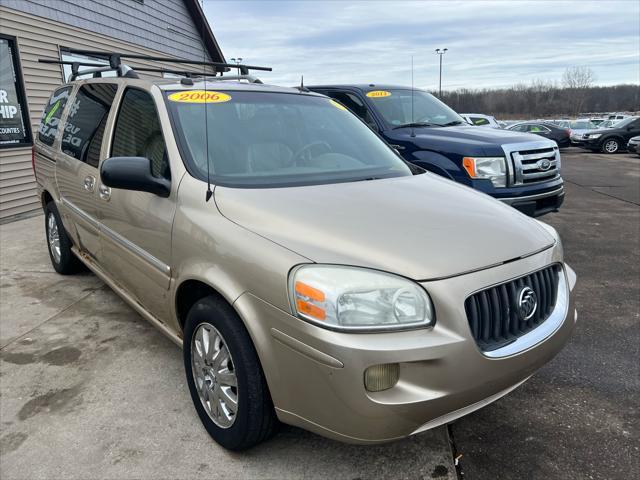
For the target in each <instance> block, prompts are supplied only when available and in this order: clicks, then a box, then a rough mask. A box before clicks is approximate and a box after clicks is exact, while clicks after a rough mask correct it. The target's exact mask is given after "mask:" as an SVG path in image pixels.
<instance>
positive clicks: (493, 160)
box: [462, 157, 507, 187]
mask: <svg viewBox="0 0 640 480" xmlns="http://www.w3.org/2000/svg"><path fill="white" fill-rule="evenodd" d="M462 166H463V167H464V169H465V170H466V171H467V173H468V174H469V176H470V177H471V178H481V179H488V180H491V183H493V186H494V187H506V186H507V167H506V164H505V161H504V157H464V158H463V159H462Z"/></svg>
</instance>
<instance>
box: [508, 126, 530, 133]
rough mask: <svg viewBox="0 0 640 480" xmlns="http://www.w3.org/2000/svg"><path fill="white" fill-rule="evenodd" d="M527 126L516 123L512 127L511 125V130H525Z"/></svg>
mask: <svg viewBox="0 0 640 480" xmlns="http://www.w3.org/2000/svg"><path fill="white" fill-rule="evenodd" d="M527 126H528V125H516V126H514V127H511V130H515V131H516V132H526V131H527Z"/></svg>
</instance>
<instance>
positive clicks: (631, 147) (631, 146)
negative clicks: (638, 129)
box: [627, 136, 640, 155]
mask: <svg viewBox="0 0 640 480" xmlns="http://www.w3.org/2000/svg"><path fill="white" fill-rule="evenodd" d="M627 150H628V151H629V152H631V153H636V154H638V155H640V136H637V137H631V138H630V139H629V142H628V143H627Z"/></svg>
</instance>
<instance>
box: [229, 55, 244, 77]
mask: <svg viewBox="0 0 640 480" xmlns="http://www.w3.org/2000/svg"><path fill="white" fill-rule="evenodd" d="M231 61H232V62H233V63H235V64H236V65H240V64H241V63H242V57H238V58H232V59H231ZM238 76H240V67H238Z"/></svg>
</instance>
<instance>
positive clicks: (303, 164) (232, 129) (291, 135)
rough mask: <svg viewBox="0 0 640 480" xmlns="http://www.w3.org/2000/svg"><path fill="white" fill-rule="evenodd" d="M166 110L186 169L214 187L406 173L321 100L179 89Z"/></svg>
mask: <svg viewBox="0 0 640 480" xmlns="http://www.w3.org/2000/svg"><path fill="white" fill-rule="evenodd" d="M205 98H207V99H208V101H207V102H206V103H204V102H205V101H204V99H205ZM166 103H167V105H168V107H169V111H170V114H171V117H172V122H173V126H174V129H175V131H176V137H177V139H178V145H179V148H180V151H181V154H182V156H183V158H184V160H185V162H186V165H187V169H188V170H189V172H190V173H191V174H192V175H193V176H195V177H196V178H200V179H202V180H206V178H207V169H208V170H209V174H210V178H211V180H212V182H213V183H215V184H219V185H225V186H231V187H283V186H296V185H309V184H321V183H336V182H349V181H360V180H370V179H377V178H386V177H398V176H409V175H411V174H412V173H411V170H410V169H409V167H408V166H407V165H406V164H405V163H404V161H403V160H402V159H401V158H399V156H398V155H396V154H395V152H393V150H391V149H390V148H389V147H388V146H387V145H386V144H385V143H384V142H383V141H382V140H380V138H378V136H377V135H376V134H374V133H373V132H372V131H371V130H370V129H369V128H368V127H367V126H366V125H365V124H364V123H362V121H360V120H359V119H358V118H357V117H356V116H355V115H353V114H352V113H350V112H349V111H348V110H347V109H346V108H345V107H343V106H342V105H341V104H339V103H337V102H335V101H333V100H330V99H328V98H325V97H319V96H312V95H305V94H291V93H271V92H247V91H226V92H223V91H211V90H209V91H207V92H204V91H202V90H199V91H194V90H188V91H184V90H183V91H177V92H167V93H166ZM205 114H206V116H205ZM207 137H208V138H207ZM207 146H208V149H207ZM207 159H208V160H207ZM207 163H208V165H207Z"/></svg>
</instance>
